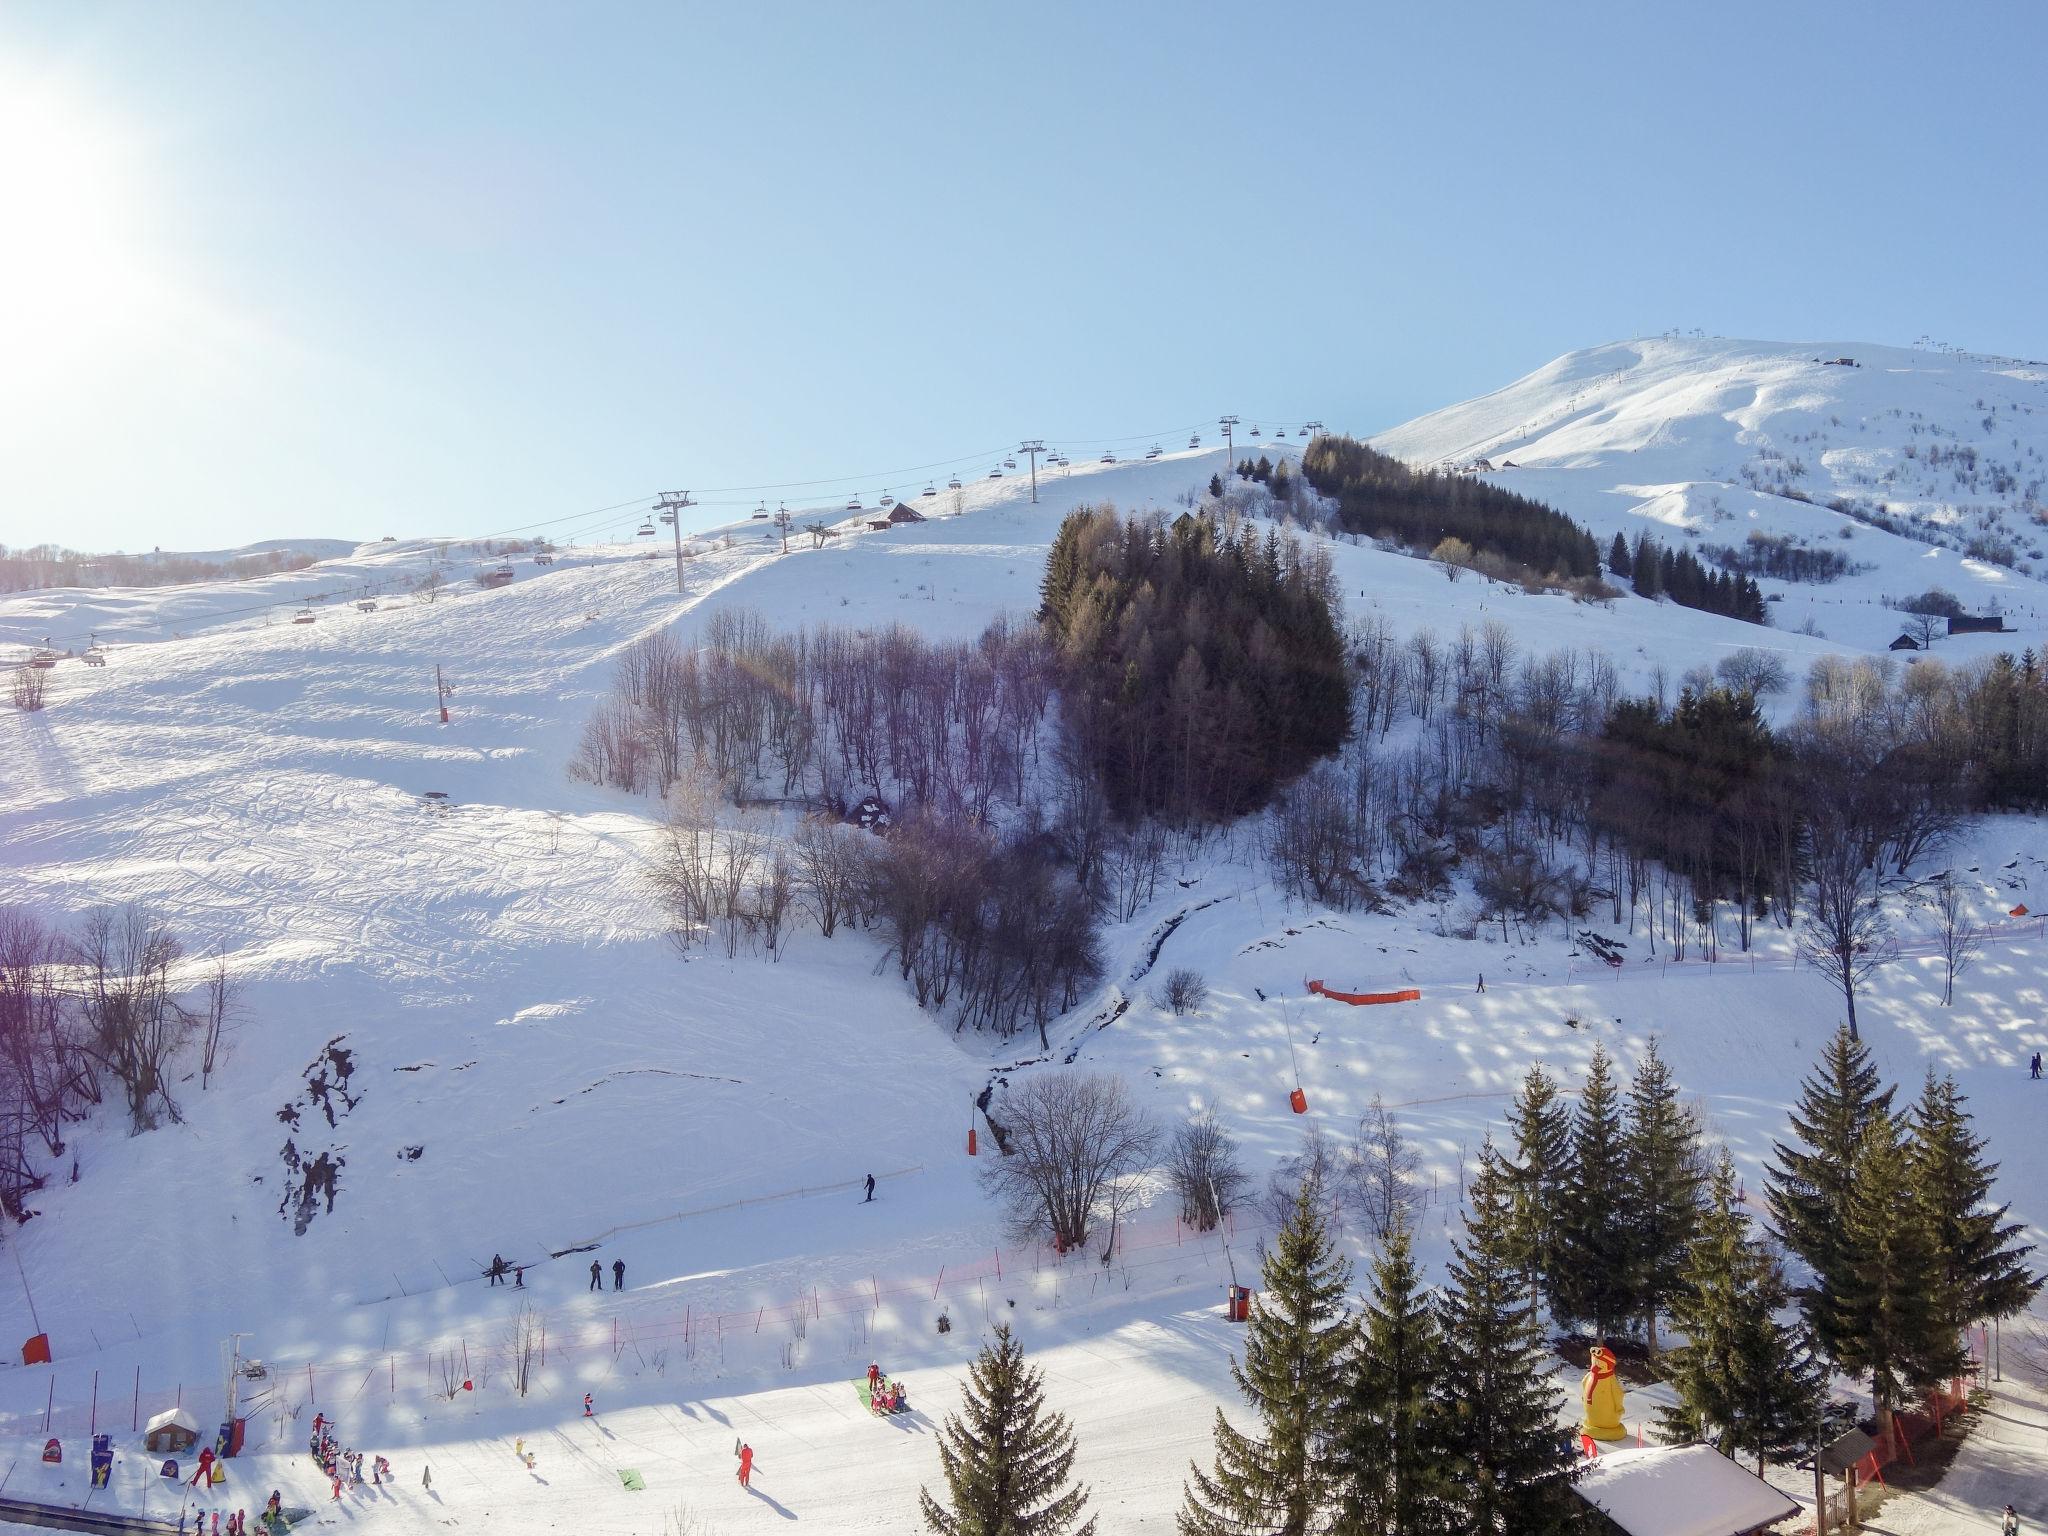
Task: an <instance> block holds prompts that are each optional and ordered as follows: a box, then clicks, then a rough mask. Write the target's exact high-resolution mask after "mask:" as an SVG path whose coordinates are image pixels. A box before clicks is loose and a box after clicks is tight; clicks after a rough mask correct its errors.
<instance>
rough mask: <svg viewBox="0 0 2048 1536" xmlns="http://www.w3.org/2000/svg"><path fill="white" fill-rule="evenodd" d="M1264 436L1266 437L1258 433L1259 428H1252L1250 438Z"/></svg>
mask: <svg viewBox="0 0 2048 1536" xmlns="http://www.w3.org/2000/svg"><path fill="white" fill-rule="evenodd" d="M1265 435H1266V434H1265V433H1264V432H1262V431H1260V430H1259V428H1257V427H1253V428H1252V436H1253V437H1264V436H1265Z"/></svg>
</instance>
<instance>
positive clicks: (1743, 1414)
mask: <svg viewBox="0 0 2048 1536" xmlns="http://www.w3.org/2000/svg"><path fill="white" fill-rule="evenodd" d="M1738 1200H1739V1196H1738V1194H1737V1192H1736V1187H1735V1164H1734V1161H1733V1160H1732V1159H1731V1158H1730V1157H1729V1156H1728V1151H1727V1149H1726V1148H1725V1147H1724V1148H1723V1149H1722V1150H1721V1156H1720V1160H1719V1162H1718V1163H1717V1165H1716V1166H1715V1169H1714V1174H1713V1178H1712V1180H1711V1188H1710V1193H1709V1195H1708V1201H1707V1207H1706V1210H1705V1211H1704V1212H1703V1213H1702V1214H1701V1216H1700V1220H1699V1228H1698V1231H1697V1233H1696V1235H1695V1236H1694V1238H1693V1241H1692V1244H1691V1247H1690V1249H1689V1250H1688V1253H1687V1262H1686V1270H1685V1288H1684V1289H1683V1290H1682V1291H1680V1292H1679V1294H1678V1295H1677V1296H1676V1297H1675V1298H1674V1299H1673V1301H1672V1303H1671V1320H1672V1322H1673V1323H1674V1324H1675V1325H1676V1326H1677V1328H1678V1330H1679V1332H1680V1333H1682V1334H1683V1335H1684V1342H1683V1343H1681V1344H1679V1345H1678V1346H1677V1347H1676V1348H1674V1349H1672V1350H1671V1351H1670V1352H1668V1353H1667V1354H1666V1355H1665V1356H1664V1361H1663V1364H1664V1369H1665V1374H1666V1376H1667V1378H1668V1379H1669V1380H1670V1382H1671V1385H1672V1387H1673V1389H1674V1390H1675V1391H1676V1392H1677V1394H1678V1401H1677V1403H1676V1404H1675V1405H1674V1406H1673V1407H1670V1408H1667V1409H1665V1410H1664V1413H1663V1424H1664V1427H1665V1429H1666V1430H1667V1431H1668V1432H1670V1433H1672V1434H1674V1435H1678V1436H1680V1437H1683V1438H1685V1439H1689V1440H1706V1441H1710V1442H1711V1443H1712V1444H1713V1446H1714V1447H1715V1449H1717V1450H1719V1451H1720V1452H1721V1454H1722V1455H1724V1456H1727V1457H1730V1458H1733V1457H1735V1456H1738V1455H1753V1456H1755V1457H1756V1470H1757V1475H1758V1476H1759V1477H1761V1476H1763V1470H1764V1458H1765V1457H1766V1456H1770V1455H1774V1454H1775V1455H1779V1456H1783V1455H1786V1454H1787V1453H1790V1452H1794V1451H1801V1450H1805V1449H1807V1448H1808V1447H1810V1446H1811V1445H1812V1443H1813V1434H1814V1426H1815V1424H1816V1423H1818V1422H1819V1418H1820V1407H1821V1398H1822V1395H1823V1393H1824V1391H1825V1387H1826V1375H1825V1372H1824V1370H1823V1369H1822V1367H1821V1365H1820V1363H1819V1362H1818V1361H1817V1360H1816V1359H1815V1358H1814V1354H1813V1349H1812V1346H1811V1343H1810V1334H1809V1333H1808V1330H1807V1329H1806V1328H1805V1327H1804V1325H1803V1324H1802V1325H1799V1326H1787V1325H1785V1324H1783V1323H1780V1322H1779V1321H1778V1318H1777V1314H1778V1313H1779V1312H1780V1311H1781V1310H1782V1309H1783V1308H1784V1306H1785V1302H1786V1296H1787V1291H1786V1286H1785V1275H1784V1271H1783V1269H1782V1268H1781V1267H1780V1266H1779V1263H1778V1260H1777V1256H1776V1255H1775V1254H1773V1253H1772V1252H1771V1251H1770V1249H1768V1248H1766V1247H1765V1246H1764V1245H1763V1244H1762V1243H1760V1242H1758V1241H1757V1240H1756V1239H1755V1237H1754V1236H1753V1235H1752V1234H1751V1233H1750V1231H1749V1221H1748V1219H1747V1218H1746V1217H1745V1216H1744V1215H1743V1213H1742V1210H1741V1207H1740V1205H1739V1203H1738Z"/></svg>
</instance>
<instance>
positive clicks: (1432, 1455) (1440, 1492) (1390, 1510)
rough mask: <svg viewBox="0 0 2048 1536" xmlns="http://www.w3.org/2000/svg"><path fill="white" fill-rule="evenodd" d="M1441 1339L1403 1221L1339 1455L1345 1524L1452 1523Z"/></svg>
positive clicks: (1363, 1349) (1355, 1373) (1390, 1252)
mask: <svg viewBox="0 0 2048 1536" xmlns="http://www.w3.org/2000/svg"><path fill="white" fill-rule="evenodd" d="M1443 1365H1444V1361H1443V1335H1442V1334H1441V1333H1440V1332H1438V1330H1437V1323H1436V1313H1435V1309H1434V1308H1433V1307H1432V1306H1431V1304H1430V1301H1429V1298H1428V1297H1427V1296H1426V1295H1425V1294H1424V1293H1423V1290H1422V1284H1421V1277H1420V1275H1419V1274H1418V1273H1417V1271H1416V1268H1415V1263H1414V1258H1413V1254H1412V1252H1411V1250H1410V1247H1409V1240H1408V1224H1407V1222H1406V1220H1405V1219H1403V1220H1400V1221H1398V1222H1397V1224H1396V1225H1395V1227H1394V1230H1393V1232H1392V1233H1391V1234H1389V1236H1388V1238H1387V1242H1386V1247H1385V1250H1384V1251H1383V1252H1382V1253H1381V1254H1380V1256H1379V1257H1378V1258H1377V1259H1376V1260H1375V1261H1374V1263H1373V1267H1372V1290H1371V1293H1370V1294H1369V1295H1368V1296H1367V1298H1366V1304H1365V1314H1364V1316H1363V1317H1362V1318H1361V1319H1360V1322H1359V1329H1358V1335H1357V1339H1356V1349H1355V1352H1354V1354H1353V1357H1352V1359H1351V1361H1350V1362H1349V1369H1350V1388H1349V1391H1348V1393H1347V1395H1346V1397H1345V1399H1344V1405H1343V1410H1342V1414H1341V1417H1340V1420H1339V1426H1340V1427H1339V1429H1338V1431H1337V1436H1336V1443H1335V1444H1334V1445H1333V1446H1332V1448H1331V1451H1332V1459H1333V1460H1334V1462H1335V1463H1336V1467H1337V1476H1338V1484H1339V1488H1338V1496H1337V1529H1338V1530H1340V1531H1343V1532H1353V1531H1356V1532H1361V1533H1362V1532H1368V1531H1370V1532H1388V1533H1394V1536H1434V1533H1436V1532H1440V1531H1444V1530H1446V1529H1447V1525H1446V1513H1447V1510H1448V1509H1449V1507H1450V1505H1451V1503H1452V1501H1453V1490H1452V1489H1451V1486H1450V1484H1449V1481H1448V1480H1447V1478H1446V1477H1445V1474H1444V1466H1443V1446H1442V1444H1441V1439H1442V1414H1443V1409H1444V1402H1443V1383H1442V1376H1443Z"/></svg>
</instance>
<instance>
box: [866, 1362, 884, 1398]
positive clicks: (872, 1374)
mask: <svg viewBox="0 0 2048 1536" xmlns="http://www.w3.org/2000/svg"><path fill="white" fill-rule="evenodd" d="M881 1384H882V1368H881V1367H880V1366H879V1365H877V1364H875V1362H874V1361H872V1360H870V1361H869V1362H868V1396H869V1397H873V1396H874V1395H875V1389H876V1388H878V1387H880V1386H881Z"/></svg>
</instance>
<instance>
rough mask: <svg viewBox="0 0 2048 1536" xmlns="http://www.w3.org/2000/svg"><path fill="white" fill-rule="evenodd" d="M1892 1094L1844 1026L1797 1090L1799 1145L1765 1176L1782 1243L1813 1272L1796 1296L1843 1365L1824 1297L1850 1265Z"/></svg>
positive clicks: (1779, 1153)
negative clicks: (1863, 1156)
mask: <svg viewBox="0 0 2048 1536" xmlns="http://www.w3.org/2000/svg"><path fill="white" fill-rule="evenodd" d="M1891 1103H1892V1090H1891V1089H1890V1088H1889V1087H1882V1086H1880V1082H1879V1078H1878V1075H1877V1069H1876V1068H1875V1067H1874V1066H1872V1065H1871V1061H1870V1052H1869V1050H1868V1049H1867V1048H1866V1047H1865V1046H1864V1045H1863V1043H1862V1042H1861V1041H1859V1040H1857V1039H1856V1038H1855V1037H1854V1036H1852V1035H1851V1034H1850V1033H1849V1031H1848V1028H1847V1026H1844V1027H1842V1028H1840V1029H1838V1030H1836V1031H1835V1035H1834V1038H1833V1039H1831V1040H1830V1041H1829V1042H1828V1044H1827V1048H1826V1050H1825V1051H1823V1052H1822V1054H1821V1059H1820V1063H1819V1066H1818V1067H1817V1069H1816V1070H1815V1072H1814V1073H1813V1075H1812V1076H1810V1077H1807V1078H1805V1079H1803V1080H1802V1081H1801V1083H1800V1085H1799V1102H1798V1104H1796V1105H1795V1106H1794V1107H1793V1110H1792V1135H1793V1138H1794V1143H1793V1145H1791V1146H1787V1145H1786V1144H1785V1143H1784V1142H1778V1143H1777V1144H1776V1147H1775V1153H1776V1155H1775V1158H1774V1161H1773V1162H1772V1164H1770V1165H1769V1166H1767V1167H1766V1168H1765V1169H1764V1182H1765V1185H1766V1187H1767V1188H1768V1189H1769V1191H1770V1201H1771V1213H1772V1215H1773V1217H1774V1218H1775V1220H1776V1222H1777V1229H1778V1236H1779V1237H1780V1239H1782V1240H1783V1242H1784V1244H1785V1246H1786V1247H1787V1248H1788V1249H1790V1250H1791V1251H1792V1252H1793V1253H1794V1254H1796V1255H1797V1256H1798V1257H1799V1259H1800V1260H1801V1261H1802V1262H1803V1263H1804V1264H1805V1265H1806V1267H1807V1268H1808V1269H1809V1270H1811V1271H1812V1274H1813V1279H1812V1282H1811V1283H1810V1284H1808V1285H1805V1286H1801V1287H1799V1288H1798V1290H1797V1291H1796V1294H1797V1295H1798V1297H1799V1303H1800V1306H1801V1308H1802V1309H1803V1310H1804V1311H1805V1313H1806V1318H1807V1321H1808V1322H1809V1323H1811V1324H1812V1325H1813V1331H1814V1333H1815V1335H1816V1336H1817V1337H1818V1338H1819V1340H1820V1343H1821V1347H1822V1349H1824V1350H1825V1351H1826V1352H1827V1354H1828V1357H1829V1358H1830V1359H1834V1360H1840V1359H1841V1358H1842V1356H1841V1353H1840V1340H1839V1338H1838V1337H1837V1336H1836V1333H1835V1328H1834V1320H1833V1318H1832V1316H1831V1314H1830V1312H1829V1309H1828V1308H1827V1306H1826V1305H1825V1303H1824V1299H1825V1297H1826V1296H1827V1295H1828V1294H1829V1293H1831V1292H1833V1291H1834V1290H1836V1289H1837V1288H1838V1287H1839V1286H1840V1285H1841V1284H1842V1282H1843V1280H1844V1278H1845V1276H1846V1271H1847V1270H1848V1268H1849V1263H1850V1258H1849V1254H1848V1251H1847V1249H1846V1247H1845V1243H1844V1231H1843V1221H1844V1218H1845V1216H1846V1213H1847V1211H1848V1206H1849V1198H1850V1193H1851V1190H1852V1187H1853V1183H1854V1180H1855V1176H1856V1156H1857V1152H1858V1149H1859V1148H1860V1147H1861V1145H1862V1142H1863V1136H1864V1133H1865V1132H1866V1131H1867V1130H1868V1129H1869V1128H1870V1126H1871V1125H1872V1124H1873V1123H1874V1122H1876V1121H1881V1120H1885V1119H1888V1118H1889V1116H1890V1114H1891Z"/></svg>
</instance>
